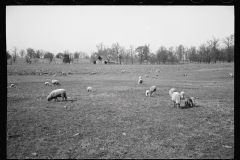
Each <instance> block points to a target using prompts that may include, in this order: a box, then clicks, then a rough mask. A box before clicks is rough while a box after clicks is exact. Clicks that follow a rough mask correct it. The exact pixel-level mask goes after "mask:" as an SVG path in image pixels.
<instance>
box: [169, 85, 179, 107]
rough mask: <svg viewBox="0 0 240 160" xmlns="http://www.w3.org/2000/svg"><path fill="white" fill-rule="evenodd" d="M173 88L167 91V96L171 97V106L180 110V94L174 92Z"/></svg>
mask: <svg viewBox="0 0 240 160" xmlns="http://www.w3.org/2000/svg"><path fill="white" fill-rule="evenodd" d="M175 90H176V89H175V88H172V89H170V90H169V95H170V96H171V100H172V101H173V106H174V107H175V106H177V108H180V103H181V94H180V93H178V92H175Z"/></svg>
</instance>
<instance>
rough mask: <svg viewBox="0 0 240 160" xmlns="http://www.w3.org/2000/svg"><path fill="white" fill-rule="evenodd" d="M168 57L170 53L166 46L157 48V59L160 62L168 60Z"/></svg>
mask: <svg viewBox="0 0 240 160" xmlns="http://www.w3.org/2000/svg"><path fill="white" fill-rule="evenodd" d="M167 58H168V54H167V49H166V47H165V46H161V47H160V48H159V49H158V50H157V60H158V64H159V63H160V62H163V63H165V62H166V61H167Z"/></svg>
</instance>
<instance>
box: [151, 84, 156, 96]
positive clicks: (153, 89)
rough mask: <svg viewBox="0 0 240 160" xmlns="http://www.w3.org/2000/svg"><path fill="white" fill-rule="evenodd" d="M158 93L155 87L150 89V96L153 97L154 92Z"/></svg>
mask: <svg viewBox="0 0 240 160" xmlns="http://www.w3.org/2000/svg"><path fill="white" fill-rule="evenodd" d="M156 91H157V87H156V86H155V85H153V86H151V87H150V96H151V95H153V92H156Z"/></svg>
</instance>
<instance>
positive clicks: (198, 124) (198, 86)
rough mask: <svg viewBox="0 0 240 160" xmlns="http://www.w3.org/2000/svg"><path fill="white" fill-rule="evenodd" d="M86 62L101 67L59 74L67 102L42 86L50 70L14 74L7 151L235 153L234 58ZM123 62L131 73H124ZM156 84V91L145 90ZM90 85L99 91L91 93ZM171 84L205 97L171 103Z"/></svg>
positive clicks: (25, 154) (23, 154)
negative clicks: (182, 105)
mask: <svg viewBox="0 0 240 160" xmlns="http://www.w3.org/2000/svg"><path fill="white" fill-rule="evenodd" d="M23 66H24V65H23V64H22V68H18V69H22V70H24V68H25V67H26V66H24V67H23ZM76 66H77V65H76ZM14 67H15V66H14V65H13V66H10V67H9V66H8V71H9V70H12V69H13V68H14ZM27 67H28V66H27ZM44 67H45V68H46V65H42V66H40V65H39V67H38V69H42V68H44ZM48 67H49V66H48ZM84 67H86V66H83V65H78V66H77V67H75V68H74V67H73V68H71V69H73V70H75V71H78V70H81V68H84ZM87 67H89V69H88V72H90V73H91V72H93V71H94V72H97V71H98V72H99V73H100V74H96V75H87V74H84V75H82V74H73V75H69V76H66V77H63V76H61V77H60V76H57V77H55V78H56V79H59V80H60V82H61V83H62V86H61V87H60V88H65V89H66V90H67V93H68V97H70V98H69V101H67V102H57V103H55V102H54V101H51V102H47V101H46V96H47V94H48V93H49V92H50V91H51V90H53V89H54V88H59V87H54V86H50V87H45V86H44V82H45V81H49V80H51V79H52V78H53V77H52V76H50V75H44V76H36V75H35V76H18V75H12V76H8V82H9V84H10V83H16V87H15V88H10V89H8V100H7V104H8V106H7V107H8V108H7V133H8V139H7V156H8V157H7V158H233V154H234V133H233V132H234V118H233V115H234V79H233V78H228V77H227V75H228V72H233V64H210V65H208V64H207V65H206V64H205V65H203V64H201V65H200V64H197V65H174V66H173V65H170V66H167V65H163V66H157V65H153V66H152V65H148V66H140V65H136V66H131V65H127V66H125V65H123V66H122V68H121V67H119V66H115V65H113V66H112V65H111V66H110V67H109V66H105V65H104V66H96V65H87ZM210 68H222V69H219V71H217V72H213V71H212V70H209V69H210ZM229 68H231V69H229ZM51 69H52V70H54V71H56V70H64V69H69V68H67V67H66V66H65V65H61V67H58V68H57V67H56V68H51ZM123 69H125V70H127V71H129V72H130V73H123V74H119V72H118V71H120V70H123ZM156 69H160V70H161V72H160V73H158V76H156V72H155V70H156ZM190 69H192V70H190ZM204 69H206V70H204ZM150 70H152V72H150V73H149V72H148V71H150ZM198 70H199V71H198ZM169 71H171V72H169ZM81 72H82V71H79V73H81ZM104 72H106V74H102V73H104ZM186 72H187V73H188V76H186V77H184V76H182V75H183V73H186ZM75 73H77V72H75ZM145 74H149V75H150V77H149V78H145V77H144V75H145ZM140 75H141V76H142V77H143V80H144V84H142V85H138V84H137V80H138V77H139V76H140ZM153 77H154V78H153ZM214 81H215V82H214ZM153 84H154V85H156V86H157V92H156V93H155V94H154V95H153V97H145V91H146V89H148V88H149V87H150V86H151V85H153ZM87 86H92V87H93V89H94V90H95V91H94V92H90V93H88V92H87V91H86V88H87ZM172 87H175V88H176V89H177V90H178V91H182V90H184V91H185V92H186V93H188V94H190V95H193V96H195V97H199V99H197V100H196V103H197V105H198V107H194V108H188V109H177V108H173V104H172V102H171V101H170V96H169V95H168V91H169V89H170V88H172ZM65 106H66V107H65ZM32 153H37V155H33V154H32Z"/></svg>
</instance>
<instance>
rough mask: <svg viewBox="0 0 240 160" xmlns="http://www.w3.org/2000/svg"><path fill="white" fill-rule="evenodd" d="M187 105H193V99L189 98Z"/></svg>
mask: <svg viewBox="0 0 240 160" xmlns="http://www.w3.org/2000/svg"><path fill="white" fill-rule="evenodd" d="M185 106H190V107H193V101H192V99H188V100H187V101H185Z"/></svg>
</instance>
